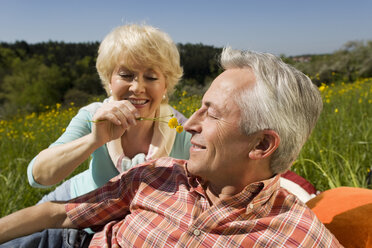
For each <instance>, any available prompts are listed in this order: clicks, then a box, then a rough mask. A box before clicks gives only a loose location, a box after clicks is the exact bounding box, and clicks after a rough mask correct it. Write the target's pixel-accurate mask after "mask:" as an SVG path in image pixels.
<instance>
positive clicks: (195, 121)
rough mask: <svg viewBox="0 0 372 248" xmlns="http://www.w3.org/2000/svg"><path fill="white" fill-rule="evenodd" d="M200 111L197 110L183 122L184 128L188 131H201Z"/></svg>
mask: <svg viewBox="0 0 372 248" xmlns="http://www.w3.org/2000/svg"><path fill="white" fill-rule="evenodd" d="M200 122H201V119H200V113H199V110H197V111H196V112H195V113H194V114H192V115H191V116H190V118H189V119H188V120H187V121H186V123H185V124H184V126H183V127H184V129H185V130H186V131H187V132H189V133H200V132H201V125H200Z"/></svg>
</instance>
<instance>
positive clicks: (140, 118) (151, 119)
mask: <svg viewBox="0 0 372 248" xmlns="http://www.w3.org/2000/svg"><path fill="white" fill-rule="evenodd" d="M166 117H173V114H171V115H167V116H160V117H155V118H146V117H138V118H136V120H137V121H161V122H165V123H168V122H167V121H163V120H160V118H166ZM101 121H106V120H96V121H90V122H93V123H98V122H101Z"/></svg>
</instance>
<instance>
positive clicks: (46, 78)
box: [0, 57, 67, 111]
mask: <svg viewBox="0 0 372 248" xmlns="http://www.w3.org/2000/svg"><path fill="white" fill-rule="evenodd" d="M41 61H42V58H38V57H34V58H31V59H27V60H21V59H19V58H17V59H15V60H14V61H13V63H12V66H11V69H12V73H11V74H9V75H6V76H5V77H4V82H3V85H2V93H1V95H0V98H2V99H5V102H6V103H7V104H8V106H9V105H11V106H13V107H14V108H17V109H20V110H26V111H40V110H42V109H43V105H52V104H55V103H58V102H62V100H63V95H64V91H66V85H67V80H66V79H64V78H63V76H62V75H61V72H60V70H59V68H58V67H57V66H55V65H51V66H46V65H44V64H43V63H42V62H41Z"/></svg>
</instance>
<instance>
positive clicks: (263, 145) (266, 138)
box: [249, 130, 280, 160]
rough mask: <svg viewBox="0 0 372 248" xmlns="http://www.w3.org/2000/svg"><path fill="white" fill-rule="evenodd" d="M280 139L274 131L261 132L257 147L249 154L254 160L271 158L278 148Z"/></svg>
mask: <svg viewBox="0 0 372 248" xmlns="http://www.w3.org/2000/svg"><path fill="white" fill-rule="evenodd" d="M279 143H280V137H279V135H278V133H277V132H275V131H274V130H263V131H261V134H260V138H259V141H258V143H257V145H256V146H255V147H254V148H253V149H252V150H251V151H250V152H249V158H250V159H252V160H258V159H264V158H267V157H269V156H270V155H271V154H273V153H274V151H275V150H276V149H277V148H278V146H279Z"/></svg>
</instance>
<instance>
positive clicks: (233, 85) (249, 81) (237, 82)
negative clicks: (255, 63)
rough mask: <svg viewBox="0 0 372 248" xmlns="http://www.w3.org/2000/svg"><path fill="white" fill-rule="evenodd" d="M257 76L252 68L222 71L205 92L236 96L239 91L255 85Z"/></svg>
mask: <svg viewBox="0 0 372 248" xmlns="http://www.w3.org/2000/svg"><path fill="white" fill-rule="evenodd" d="M255 81H256V78H255V76H254V73H253V71H252V69H251V68H249V67H246V68H236V69H228V70H226V71H224V72H223V73H221V74H220V75H219V76H218V77H217V78H216V79H215V80H213V82H212V84H211V86H210V87H209V89H208V90H207V92H206V93H205V95H204V96H205V97H206V98H208V97H209V95H218V96H219V97H221V98H223V97H234V95H236V94H237V93H238V92H237V91H241V90H244V89H246V88H247V87H249V88H251V87H253V86H254V84H255Z"/></svg>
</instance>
